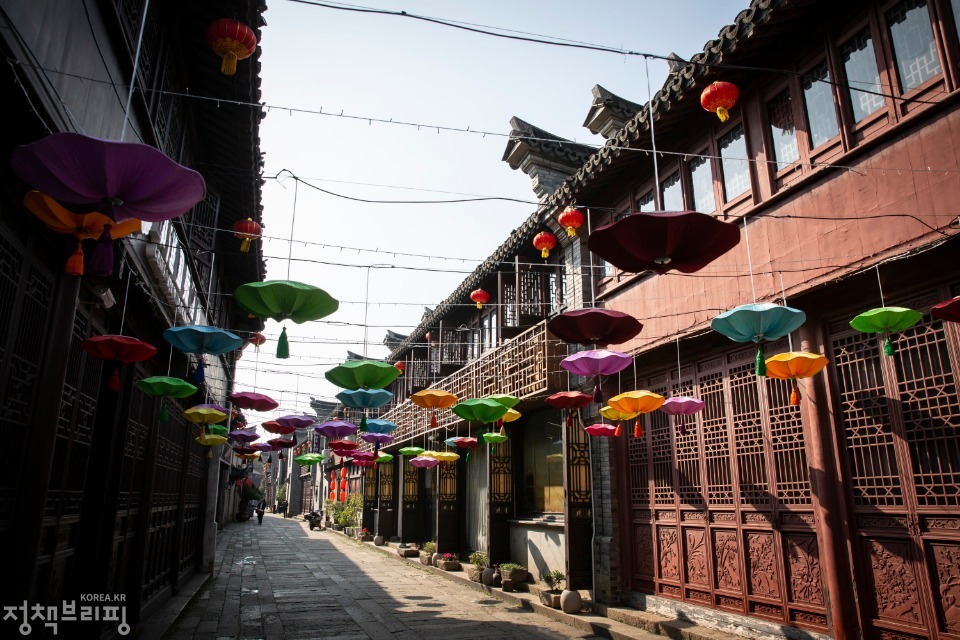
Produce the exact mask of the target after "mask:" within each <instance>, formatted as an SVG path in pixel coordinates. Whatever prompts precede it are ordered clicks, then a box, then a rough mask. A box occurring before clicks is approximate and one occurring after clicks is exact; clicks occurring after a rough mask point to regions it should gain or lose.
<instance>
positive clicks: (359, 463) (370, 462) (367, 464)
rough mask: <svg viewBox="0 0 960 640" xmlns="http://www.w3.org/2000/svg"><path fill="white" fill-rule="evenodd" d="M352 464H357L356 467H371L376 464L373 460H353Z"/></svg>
mask: <svg viewBox="0 0 960 640" xmlns="http://www.w3.org/2000/svg"><path fill="white" fill-rule="evenodd" d="M353 464H355V465H357V466H358V467H372V466H373V465H375V464H376V462H374V461H373V460H354V461H353Z"/></svg>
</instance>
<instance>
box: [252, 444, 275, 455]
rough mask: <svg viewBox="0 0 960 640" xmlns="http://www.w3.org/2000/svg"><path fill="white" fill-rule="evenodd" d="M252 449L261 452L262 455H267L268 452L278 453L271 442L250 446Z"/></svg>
mask: <svg viewBox="0 0 960 640" xmlns="http://www.w3.org/2000/svg"><path fill="white" fill-rule="evenodd" d="M250 447H251V448H253V449H255V450H257V451H260V452H261V453H267V452H268V451H276V449H274V448H273V445H272V444H270V443H269V442H258V443H256V444H252V445H250Z"/></svg>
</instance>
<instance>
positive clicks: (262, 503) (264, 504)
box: [257, 498, 267, 524]
mask: <svg viewBox="0 0 960 640" xmlns="http://www.w3.org/2000/svg"><path fill="white" fill-rule="evenodd" d="M266 508H267V501H266V500H264V499H263V498H260V502H258V503H257V523H258V524H263V512H264V510H266Z"/></svg>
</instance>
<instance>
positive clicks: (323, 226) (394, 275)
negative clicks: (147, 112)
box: [236, 0, 748, 423]
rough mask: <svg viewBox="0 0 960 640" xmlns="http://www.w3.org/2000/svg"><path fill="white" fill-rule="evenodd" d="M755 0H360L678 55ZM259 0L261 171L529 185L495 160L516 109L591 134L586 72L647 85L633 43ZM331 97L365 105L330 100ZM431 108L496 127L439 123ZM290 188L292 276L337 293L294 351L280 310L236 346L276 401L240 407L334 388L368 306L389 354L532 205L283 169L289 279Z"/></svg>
mask: <svg viewBox="0 0 960 640" xmlns="http://www.w3.org/2000/svg"><path fill="white" fill-rule="evenodd" d="M747 5H748V1H747V0H735V1H734V0H673V1H672V2H666V1H663V0H661V1H655V0H633V1H626V0H620V1H613V0H593V1H591V2H582V1H581V2H574V1H570V0H562V1H554V2H543V1H541V2H532V1H524V0H513V1H504V0H483V1H479V0H476V1H473V2H466V1H459V2H451V1H447V2H442V1H439V0H409V1H407V2H399V1H393V0H376V3H375V4H373V3H371V4H367V5H363V6H364V7H371V8H378V9H386V10H391V11H400V10H403V11H406V12H407V13H411V14H417V15H422V16H430V17H434V18H442V19H447V20H454V21H459V22H463V23H472V24H475V25H487V26H493V27H499V28H501V29H511V30H514V31H515V32H526V33H533V34H542V35H548V36H553V37H555V38H564V39H568V40H575V41H580V42H587V43H591V44H600V45H605V46H610V47H617V48H623V49H628V50H633V51H641V52H648V53H653V54H661V55H666V54H668V53H670V52H675V53H677V54H678V55H680V56H681V57H684V58H687V57H689V56H691V55H692V54H694V53H696V52H698V51H701V50H702V49H703V45H704V43H706V42H707V41H708V40H711V39H713V38H715V37H716V36H717V33H718V32H719V30H720V29H721V27H723V26H724V25H726V24H729V23H731V22H733V20H734V18H735V16H736V14H737V12H738V11H740V10H741V9H743V8H745V7H746V6H747ZM342 6H358V5H342ZM264 17H265V18H266V21H267V23H268V26H266V27H264V28H263V37H262V43H261V44H262V46H263V55H262V58H261V61H262V65H263V67H262V78H263V85H262V89H263V98H262V100H263V101H264V102H265V103H266V104H267V105H270V109H269V112H268V116H267V117H266V119H264V120H263V124H262V127H261V143H262V149H263V151H264V152H265V153H266V173H267V175H268V176H272V175H275V174H277V173H279V172H280V171H281V170H283V169H286V170H288V171H290V172H293V173H294V174H296V175H298V176H300V177H301V178H303V179H304V180H307V181H309V182H311V183H312V184H314V185H316V186H317V187H320V188H322V189H325V190H327V191H331V192H335V193H337V194H341V195H344V196H349V197H351V198H361V199H368V200H408V201H409V200H421V201H422V200H443V199H451V198H459V197H463V195H462V194H469V195H474V196H506V197H512V198H519V199H525V200H531V201H533V200H534V199H535V197H534V194H533V192H532V190H531V188H530V180H529V178H527V176H526V175H524V174H523V173H522V172H520V171H512V170H511V169H510V167H509V166H508V165H507V164H506V163H505V162H502V161H501V157H502V155H503V151H504V149H505V147H506V143H507V139H506V137H505V136H506V135H507V134H508V133H509V131H510V124H509V123H510V118H511V117H512V116H518V117H520V118H522V119H524V120H526V121H527V122H530V123H532V124H534V125H536V126H539V127H541V128H543V129H546V130H547V131H550V132H551V133H554V134H556V135H559V136H562V137H565V138H570V139H574V140H577V141H578V142H583V143H587V144H595V145H600V144H602V143H603V140H602V139H601V138H600V137H599V136H592V135H591V134H590V132H589V131H588V130H587V129H586V128H584V127H583V126H582V123H583V121H584V118H585V117H586V114H587V111H588V110H589V108H590V103H591V99H592V96H591V93H590V91H591V89H592V87H593V86H594V85H595V84H600V85H602V86H603V87H605V88H607V89H609V90H610V91H612V92H614V93H616V94H618V95H620V96H622V97H624V98H627V99H629V100H632V101H634V102H638V103H641V104H642V103H644V102H646V100H647V80H646V76H645V65H644V59H643V58H642V57H634V56H623V55H618V54H611V53H600V52H594V51H586V50H581V49H570V48H563V47H556V46H547V45H542V44H534V43H528V42H517V41H511V40H506V39H502V38H496V37H491V36H487V35H480V34H475V33H469V32H467V31H462V30H458V29H452V28H449V27H444V26H439V25H436V24H430V23H426V22H421V21H417V20H413V19H409V18H401V17H394V16H385V15H375V14H368V13H354V12H347V11H342V10H336V9H330V8H323V7H318V6H310V5H308V4H301V3H297V2H292V1H290V0H271V1H270V3H269V10H268V11H267V12H266V13H265V14H264ZM241 64H242V63H241ZM649 66H650V75H651V86H652V88H653V91H656V90H657V89H658V88H659V87H660V86H661V85H662V84H663V80H664V78H665V77H666V65H665V63H662V62H659V61H655V60H651V61H650V62H649ZM283 107H291V108H295V109H308V110H312V111H321V110H322V112H323V114H328V113H329V114H337V115H336V116H335V115H320V114H298V113H293V112H289V111H286V110H284V109H283ZM341 113H342V114H344V115H347V116H357V117H360V119H348V118H343V117H337V116H338V115H339V114H341ZM364 118H375V119H382V120H391V119H392V120H394V121H403V122H411V123H418V124H422V125H428V126H423V127H416V126H403V125H398V124H385V123H383V124H381V123H377V122H368V120H366V119H364ZM429 125H434V126H445V127H456V128H467V127H469V128H470V129H471V130H472V131H486V132H490V133H491V134H498V135H486V136H484V135H480V134H474V133H457V132H445V131H441V132H438V131H437V130H436V129H435V128H430V126H429ZM294 195H296V200H297V202H296V221H295V226H294V230H293V239H294V244H293V246H292V256H293V261H292V262H290V263H289V278H290V279H292V280H299V281H301V282H306V283H309V284H312V285H315V286H318V287H320V288H322V289H325V290H326V291H328V292H329V293H330V294H331V295H333V296H334V297H335V298H337V299H339V300H340V301H341V305H340V309H339V311H338V312H337V313H335V314H334V315H332V316H329V317H328V318H326V319H325V321H320V322H311V323H306V324H303V325H295V324H293V323H287V332H288V335H289V339H290V351H291V354H292V357H291V358H289V359H287V360H277V359H275V358H274V357H273V355H274V353H275V351H276V337H277V336H278V335H279V333H280V327H279V325H278V324H277V323H274V322H272V321H269V322H268V324H267V328H266V331H265V333H266V335H267V337H268V338H269V341H268V342H267V344H266V345H264V346H263V347H262V348H261V349H260V353H259V357H257V355H256V353H255V352H254V349H253V348H248V349H247V350H246V353H245V354H244V356H243V357H242V358H241V360H240V361H239V364H238V375H237V378H238V383H237V385H236V389H237V390H241V391H243V390H252V389H253V387H254V379H256V386H257V390H258V391H260V392H262V393H267V394H269V395H272V396H273V397H274V398H276V399H277V400H278V401H279V402H280V403H281V408H280V409H278V410H277V411H276V412H274V413H272V414H270V415H259V414H252V415H250V416H248V417H250V418H251V423H258V422H259V421H260V420H261V419H269V418H270V417H276V416H278V415H284V414H287V413H293V412H303V411H309V400H310V397H311V396H313V397H317V398H322V399H326V400H332V399H333V396H334V395H335V394H336V393H337V392H338V391H339V389H337V388H336V387H334V386H333V385H331V384H330V383H328V382H327V381H326V380H325V379H324V378H323V373H324V372H325V371H326V370H327V369H329V368H330V367H331V366H333V365H334V364H336V363H339V362H341V361H343V360H344V358H345V357H346V352H347V350H351V351H354V352H357V353H363V350H364V345H363V340H364V333H365V331H364V327H363V324H364V317H365V310H366V315H367V318H368V320H367V324H368V325H369V328H368V330H367V343H368V346H367V353H368V355H369V356H370V357H375V358H382V357H384V356H385V355H387V349H386V348H384V347H383V346H382V339H383V336H384V333H385V332H386V330H387V328H391V329H393V330H395V331H398V332H400V333H408V332H409V331H410V330H411V329H412V328H413V327H414V326H416V324H417V323H418V321H419V320H420V317H421V315H422V313H423V307H424V306H431V307H432V306H434V305H436V304H437V303H438V302H440V301H442V300H443V299H444V298H446V297H447V296H448V295H449V294H450V293H451V292H452V291H453V290H454V289H455V288H456V286H457V285H458V284H459V283H460V282H461V281H462V280H463V279H464V278H465V277H466V275H467V274H468V273H469V272H470V271H472V270H473V268H474V267H475V266H476V265H477V264H478V261H479V260H482V259H484V258H486V257H487V256H489V255H490V253H492V251H493V250H495V249H496V248H497V247H498V246H499V245H500V244H501V243H502V242H503V241H504V240H505V239H506V238H507V237H508V236H509V234H510V232H511V231H512V230H513V229H514V228H516V227H517V226H519V225H520V224H521V223H522V222H523V221H524V220H525V219H526V218H527V217H528V216H529V215H530V213H531V212H532V211H533V210H534V208H535V207H534V206H533V205H532V204H521V203H504V202H478V203H460V204H380V203H362V202H356V201H351V200H347V199H344V198H339V197H336V196H333V195H329V194H325V193H321V192H319V191H316V190H314V189H311V188H309V187H308V186H306V185H304V184H301V185H300V186H299V187H298V188H296V189H295V182H294V181H293V180H290V179H285V178H283V176H281V178H280V179H279V180H268V181H267V184H266V185H265V186H264V208H265V211H264V222H265V231H264V233H265V235H266V236H268V237H267V238H265V239H264V244H263V249H264V253H265V254H266V256H267V257H268V268H267V279H271V280H283V279H287V273H288V261H287V255H288V252H291V248H290V244H289V242H288V240H289V238H290V235H291V216H292V214H293V209H294ZM323 245H327V246H323ZM342 247H353V248H359V249H363V250H364V251H357V250H353V249H347V248H342ZM391 252H403V253H410V254H421V255H422V256H432V257H431V258H427V257H412V256H401V255H395V254H393V253H391ZM442 258H457V259H456V260H448V259H442ZM331 263H335V264H331ZM337 265H352V266H337ZM367 265H377V266H376V267H372V268H369V269H368V268H366V267H367ZM400 267H406V268H400ZM368 273H369V295H367V291H366V288H367V287H366V285H367V275H368ZM365 301H369V305H368V306H367V305H365ZM255 369H256V375H255Z"/></svg>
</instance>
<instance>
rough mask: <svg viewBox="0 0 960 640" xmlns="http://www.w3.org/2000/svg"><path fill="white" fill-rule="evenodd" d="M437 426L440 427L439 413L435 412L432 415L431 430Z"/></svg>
mask: <svg viewBox="0 0 960 640" xmlns="http://www.w3.org/2000/svg"><path fill="white" fill-rule="evenodd" d="M437 426H438V425H437V412H436V411H434V412H433V413H431V414H430V428H431V429H436V428H437Z"/></svg>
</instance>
